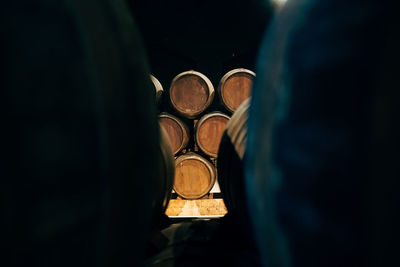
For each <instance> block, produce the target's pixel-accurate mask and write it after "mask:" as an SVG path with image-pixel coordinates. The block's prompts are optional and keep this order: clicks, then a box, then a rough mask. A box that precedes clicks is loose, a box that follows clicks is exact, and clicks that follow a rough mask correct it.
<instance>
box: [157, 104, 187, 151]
mask: <svg viewBox="0 0 400 267" xmlns="http://www.w3.org/2000/svg"><path fill="white" fill-rule="evenodd" d="M161 118H167V119H172V120H173V121H175V122H176V124H178V126H179V128H180V129H181V130H182V142H181V145H180V147H179V149H177V151H176V152H175V151H172V153H173V154H174V155H176V154H178V153H179V152H181V151H182V149H184V148H185V147H186V146H187V145H188V143H189V128H188V127H187V126H186V124H185V123H184V122H183V121H181V120H180V119H179V118H177V117H175V116H174V115H172V114H170V113H167V112H162V113H160V114H159V115H158V119H161Z"/></svg>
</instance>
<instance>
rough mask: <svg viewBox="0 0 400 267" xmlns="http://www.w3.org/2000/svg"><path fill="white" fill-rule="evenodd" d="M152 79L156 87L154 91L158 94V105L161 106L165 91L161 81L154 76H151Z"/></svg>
mask: <svg viewBox="0 0 400 267" xmlns="http://www.w3.org/2000/svg"><path fill="white" fill-rule="evenodd" d="M150 79H151V81H152V83H153V85H154V90H155V92H156V103H157V104H159V103H160V101H161V97H162V95H163V92H164V89H163V87H162V85H161V83H160V81H159V80H158V79H157V78H156V77H154V76H153V75H150Z"/></svg>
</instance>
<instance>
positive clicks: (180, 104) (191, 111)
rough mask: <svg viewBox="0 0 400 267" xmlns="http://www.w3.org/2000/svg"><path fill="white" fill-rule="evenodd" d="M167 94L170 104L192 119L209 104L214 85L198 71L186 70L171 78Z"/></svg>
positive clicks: (212, 96) (212, 97) (212, 95)
mask: <svg viewBox="0 0 400 267" xmlns="http://www.w3.org/2000/svg"><path fill="white" fill-rule="evenodd" d="M169 95H170V100H171V104H172V106H173V107H174V108H175V109H176V110H177V111H178V112H179V113H180V114H181V115H182V116H184V117H186V118H189V119H193V118H196V117H197V116H199V115H200V114H201V113H203V111H205V110H206V109H207V107H208V106H210V104H211V102H212V100H213V99H214V87H213V85H212V83H211V81H210V80H209V79H208V78H207V77H206V76H205V75H203V74H201V73H200V72H197V71H186V72H182V73H180V74H178V75H177V76H176V77H175V78H174V79H173V80H172V83H171V87H170V89H169Z"/></svg>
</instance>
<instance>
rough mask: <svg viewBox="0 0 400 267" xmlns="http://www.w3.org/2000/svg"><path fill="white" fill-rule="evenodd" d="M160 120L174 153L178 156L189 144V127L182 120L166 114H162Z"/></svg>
mask: <svg viewBox="0 0 400 267" xmlns="http://www.w3.org/2000/svg"><path fill="white" fill-rule="evenodd" d="M158 120H159V122H160V124H161V125H162V127H163V128H164V129H165V131H166V132H167V134H168V138H169V141H170V144H171V151H172V153H173V154H174V155H176V154H178V153H179V152H180V151H181V150H182V149H184V148H185V147H186V146H187V144H188V142H189V129H188V127H187V126H186V125H185V123H183V122H182V121H181V120H180V119H178V118H177V117H175V116H173V115H171V114H168V113H166V112H163V113H161V114H160V115H159V116H158Z"/></svg>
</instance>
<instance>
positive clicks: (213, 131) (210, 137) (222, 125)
mask: <svg viewBox="0 0 400 267" xmlns="http://www.w3.org/2000/svg"><path fill="white" fill-rule="evenodd" d="M229 119H230V118H229V116H227V115H225V114H223V113H221V112H212V113H209V114H206V115H204V116H203V117H202V118H201V119H200V120H199V121H198V122H197V124H196V128H195V140H196V143H197V145H198V147H199V148H200V149H201V151H203V152H204V153H206V154H207V155H209V156H211V157H217V155H218V147H219V143H220V142H221V137H222V134H223V133H224V131H225V129H226V125H227V124H228V122H229Z"/></svg>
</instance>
